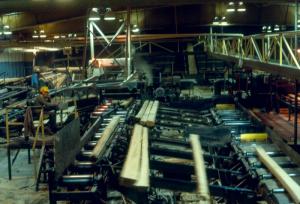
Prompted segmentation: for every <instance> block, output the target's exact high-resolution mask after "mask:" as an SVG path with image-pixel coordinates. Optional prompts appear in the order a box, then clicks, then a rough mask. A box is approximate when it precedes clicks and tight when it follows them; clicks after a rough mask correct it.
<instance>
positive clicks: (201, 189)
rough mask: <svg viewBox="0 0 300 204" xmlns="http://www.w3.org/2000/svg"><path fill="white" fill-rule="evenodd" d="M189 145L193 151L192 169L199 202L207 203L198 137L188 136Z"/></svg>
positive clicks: (203, 167) (205, 183)
mask: <svg viewBox="0 0 300 204" xmlns="http://www.w3.org/2000/svg"><path fill="white" fill-rule="evenodd" d="M190 143H191V146H192V150H193V158H194V162H195V164H194V167H195V174H196V179H197V192H198V193H199V196H200V200H201V201H200V202H201V203H209V202H210V195H209V188H208V181H207V175H206V169H205V164H204V159H203V152H202V148H201V143H200V140H199V136H198V135H196V134H190Z"/></svg>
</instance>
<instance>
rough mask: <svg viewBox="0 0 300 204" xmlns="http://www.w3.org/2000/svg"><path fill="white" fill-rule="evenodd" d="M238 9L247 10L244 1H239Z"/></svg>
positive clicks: (239, 10)
mask: <svg viewBox="0 0 300 204" xmlns="http://www.w3.org/2000/svg"><path fill="white" fill-rule="evenodd" d="M237 11H238V12H245V11H246V6H245V4H244V2H242V1H240V2H239V6H238V9H237Z"/></svg>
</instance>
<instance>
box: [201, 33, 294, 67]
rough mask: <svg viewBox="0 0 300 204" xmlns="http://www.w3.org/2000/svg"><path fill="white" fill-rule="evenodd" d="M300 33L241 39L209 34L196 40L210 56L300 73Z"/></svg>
mask: <svg viewBox="0 0 300 204" xmlns="http://www.w3.org/2000/svg"><path fill="white" fill-rule="evenodd" d="M298 38H299V40H300V32H299V31H298V32H297V31H289V32H281V33H275V34H257V35H250V36H244V35H242V34H234V35H232V36H230V35H228V34H225V35H222V34H209V35H205V36H202V35H201V36H199V39H200V42H204V45H205V47H206V49H207V51H209V52H210V53H213V54H219V55H223V56H229V57H234V58H237V59H241V60H252V61H256V62H261V63H268V64H274V65H279V66H288V67H290V68H295V69H299V70H300V65H299V60H300V47H298V44H299V46H300V41H299V43H298Z"/></svg>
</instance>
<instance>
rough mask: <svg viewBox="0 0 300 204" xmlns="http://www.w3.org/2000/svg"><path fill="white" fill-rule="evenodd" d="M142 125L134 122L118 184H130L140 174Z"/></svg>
mask: <svg viewBox="0 0 300 204" xmlns="http://www.w3.org/2000/svg"><path fill="white" fill-rule="evenodd" d="M142 134H143V126H141V125H138V124H136V125H135V126H134V128H133V133H132V136H131V140H130V144H129V148H128V153H127V155H126V159H125V162H124V165H123V168H122V171H121V176H120V184H121V185H125V186H127V185H132V184H133V183H135V182H136V181H137V180H138V179H139V176H140V164H141V150H142Z"/></svg>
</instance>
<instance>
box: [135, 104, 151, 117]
mask: <svg viewBox="0 0 300 204" xmlns="http://www.w3.org/2000/svg"><path fill="white" fill-rule="evenodd" d="M148 104H149V101H148V100H146V101H145V102H144V103H143V105H142V107H141V109H140V111H139V112H138V114H137V115H136V116H135V118H136V119H138V120H140V119H141V118H142V117H143V115H144V113H145V111H146V109H147V106H148Z"/></svg>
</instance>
